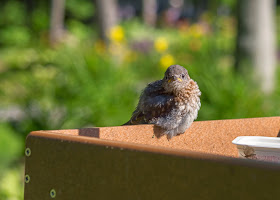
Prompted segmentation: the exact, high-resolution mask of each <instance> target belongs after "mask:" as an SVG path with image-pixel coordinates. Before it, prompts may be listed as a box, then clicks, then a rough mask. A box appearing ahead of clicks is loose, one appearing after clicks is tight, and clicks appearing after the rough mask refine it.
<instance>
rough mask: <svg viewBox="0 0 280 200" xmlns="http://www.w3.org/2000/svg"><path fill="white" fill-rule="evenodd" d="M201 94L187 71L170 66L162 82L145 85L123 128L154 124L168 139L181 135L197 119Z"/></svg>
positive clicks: (180, 67)
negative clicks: (162, 130) (125, 126)
mask: <svg viewBox="0 0 280 200" xmlns="http://www.w3.org/2000/svg"><path fill="white" fill-rule="evenodd" d="M200 95H201V92H200V90H199V88H198V85H197V83H196V82H195V81H193V80H192V79H191V78H190V76H189V74H188V71H187V70H186V69H185V68H184V67H182V66H180V65H171V66H170V67H169V68H168V69H167V70H166V72H165V75H164V78H163V79H162V80H158V81H155V82H152V83H150V84H148V86H147V87H146V88H145V89H144V91H143V92H142V94H141V96H140V99H139V102H138V105H137V107H136V109H135V111H134V112H133V114H132V117H131V119H130V120H129V121H128V122H127V123H125V124H124V125H135V124H155V125H157V126H159V127H161V128H162V129H164V133H165V134H167V135H168V137H169V138H172V137H173V136H175V135H177V134H181V133H184V132H185V130H186V129H187V128H189V127H190V125H191V124H192V122H193V121H194V120H195V119H196V118H197V114H198V110H199V109H200V106H201V104H200Z"/></svg>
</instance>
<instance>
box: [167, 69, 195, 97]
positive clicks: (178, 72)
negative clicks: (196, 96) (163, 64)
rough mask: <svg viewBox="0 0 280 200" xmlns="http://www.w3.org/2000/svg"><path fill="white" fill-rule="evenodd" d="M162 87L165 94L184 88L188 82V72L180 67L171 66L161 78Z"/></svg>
mask: <svg viewBox="0 0 280 200" xmlns="http://www.w3.org/2000/svg"><path fill="white" fill-rule="evenodd" d="M162 80H163V87H164V89H165V90H166V91H167V92H171V93H172V92H175V91H179V90H181V89H183V88H184V87H186V84H187V83H188V82H189V80H190V76H189V74H188V71H187V70H186V69H185V68H184V67H182V66H180V65H171V66H170V67H168V69H167V70H166V72H165V74H164V77H163V79H162Z"/></svg>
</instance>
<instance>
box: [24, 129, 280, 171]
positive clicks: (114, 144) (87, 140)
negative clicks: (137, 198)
mask: <svg viewBox="0 0 280 200" xmlns="http://www.w3.org/2000/svg"><path fill="white" fill-rule="evenodd" d="M30 137H38V138H44V139H55V140H61V141H65V142H78V143H84V144H92V145H99V146H106V147H108V148H120V149H130V150H135V151H145V152H150V153H157V154H165V155H171V156H179V157H188V158H192V159H201V160H208V161H211V162H221V163H226V164H231V165H243V166H248V167H257V168H266V169H267V168H269V169H275V170H280V164H278V163H272V162H264V161H258V160H249V159H248V160H247V159H242V158H233V157H227V156H222V155H216V154H208V153H200V152H195V151H187V150H180V149H172V148H165V147H159V146H151V145H144V144H135V143H128V142H120V141H112V140H105V139H98V138H94V137H86V136H84V137H80V136H76V135H65V134H60V133H56V132H52V131H33V132H31V133H30V134H29V135H28V136H27V137H26V148H27V147H28V140H29V138H30Z"/></svg>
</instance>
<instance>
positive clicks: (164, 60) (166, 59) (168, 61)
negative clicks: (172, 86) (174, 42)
mask: <svg viewBox="0 0 280 200" xmlns="http://www.w3.org/2000/svg"><path fill="white" fill-rule="evenodd" d="M159 63H160V66H161V68H163V69H164V70H165V69H167V68H168V67H169V66H170V65H173V64H174V63H175V60H174V58H173V56H172V55H170V54H165V55H163V56H162V57H161V58H160V60H159Z"/></svg>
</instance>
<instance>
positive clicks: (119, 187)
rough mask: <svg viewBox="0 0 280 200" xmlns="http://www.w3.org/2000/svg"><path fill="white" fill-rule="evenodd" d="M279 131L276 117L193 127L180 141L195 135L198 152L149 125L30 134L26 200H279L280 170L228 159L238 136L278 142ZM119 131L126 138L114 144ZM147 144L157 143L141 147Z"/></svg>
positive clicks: (274, 167) (278, 166)
mask: <svg viewBox="0 0 280 200" xmlns="http://www.w3.org/2000/svg"><path fill="white" fill-rule="evenodd" d="M200 125H201V126H200ZM220 126H222V127H220ZM279 126H280V118H279V117H273V118H257V119H240V120H220V121H206V122H196V123H195V124H194V125H193V126H192V127H191V129H190V130H189V131H187V132H186V133H185V134H184V135H181V136H179V137H178V138H181V139H186V140H189V139H188V137H191V135H195V134H196V133H197V134H198V136H197V137H198V138H200V142H201V145H199V144H198V143H199V141H196V140H195V138H194V143H197V145H193V146H188V145H190V143H191V141H189V142H188V143H187V144H185V143H184V142H180V141H179V139H177V137H175V140H173V139H172V140H170V141H168V140H166V138H165V137H161V138H159V139H158V138H156V137H155V138H153V137H152V135H153V133H154V132H153V130H154V127H153V126H151V125H146V126H127V127H104V128H93V129H81V130H60V131H36V132H32V133H30V134H29V135H28V137H27V140H26V148H28V150H29V152H28V153H27V155H28V156H26V158H25V159H26V160H25V174H26V175H27V177H28V178H29V179H28V181H27V182H28V183H25V192H24V198H25V200H33V199H34V200H35V199H36V200H38V199H40V200H44V199H51V196H50V192H51V191H53V193H52V194H54V193H55V197H54V199H65V200H70V199H75V200H76V199H235V200H236V199H278V196H279V192H278V190H279V186H278V184H279V180H280V165H279V164H275V163H268V162H260V161H255V160H245V159H239V158H233V157H227V156H225V155H228V154H229V153H228V148H232V149H233V147H234V146H233V147H232V146H229V145H228V144H229V143H230V142H231V141H229V140H231V139H232V137H235V136H238V133H240V135H242V134H244V133H248V135H251V134H253V133H255V135H264V136H277V134H278V132H279V130H280V128H279ZM238 127H239V128H238ZM242 127H243V128H244V129H246V130H247V132H245V131H243V130H242ZM121 129H125V130H126V131H127V132H122V133H119V135H120V134H123V135H121V136H120V138H121V139H118V140H119V141H116V140H117V139H116V138H118V137H117V136H118V135H117V130H118V131H119V130H121ZM236 129H237V130H236ZM109 130H111V131H109ZM136 130H138V131H142V132H141V133H140V134H142V135H141V137H139V136H138V135H139V133H138V134H137V132H135V131H136ZM215 130H216V131H217V132H215ZM156 131H157V130H156ZM220 131H222V133H220ZM232 132H233V136H231V135H230V133H232ZM130 134H131V136H130ZM201 134H202V136H203V137H201ZM106 135H107V136H106ZM124 136H125V137H124ZM133 136H135V137H136V139H135V138H134V137H133ZM104 137H108V138H107V139H104ZM193 137H194V136H193ZM213 138H220V140H222V142H221V141H218V142H216V143H215V142H214V141H215V140H214V139H213ZM223 138H224V139H223ZM114 139H116V140H114ZM207 139H208V140H210V141H211V140H212V142H214V144H213V143H211V142H209V141H208V140H207ZM139 140H140V141H139ZM150 140H151V141H156V142H153V143H152V142H151V143H152V144H151V145H146V144H145V141H146V142H147V141H148V143H149V141H150ZM141 141H144V142H143V143H144V144H141ZM161 142H162V143H161ZM167 142H170V143H172V145H168V144H167ZM221 143H222V144H221ZM176 144H178V145H179V146H180V145H181V146H180V147H179V148H177V147H176ZM183 144H184V145H183ZM203 145H206V147H204V146H203ZM213 146H214V148H213V149H214V151H213V150H212V149H211V150H210V151H209V150H207V148H210V147H213ZM170 147H171V148H170ZM181 147H183V148H181ZM234 148H235V147H234ZM234 151H235V150H234ZM212 152H214V153H212ZM223 152H225V154H222V153H223ZM229 155H230V156H235V155H236V154H235V153H231V154H229Z"/></svg>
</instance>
